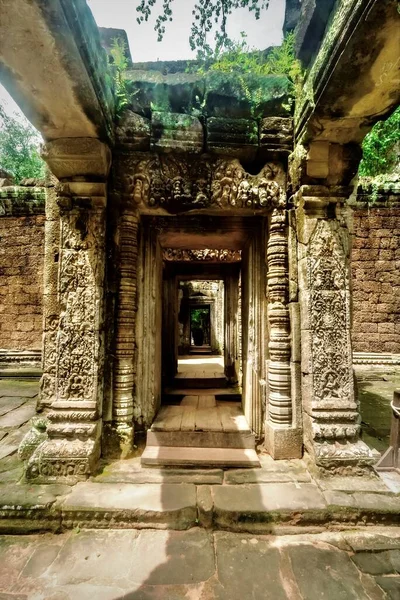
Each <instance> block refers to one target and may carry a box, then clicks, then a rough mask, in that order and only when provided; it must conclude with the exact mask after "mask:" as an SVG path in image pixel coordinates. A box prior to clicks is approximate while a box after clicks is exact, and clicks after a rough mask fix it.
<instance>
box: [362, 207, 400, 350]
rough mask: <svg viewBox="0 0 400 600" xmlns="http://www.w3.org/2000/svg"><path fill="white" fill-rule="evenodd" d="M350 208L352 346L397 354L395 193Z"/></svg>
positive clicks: (399, 236)
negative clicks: (352, 226) (351, 228)
mask: <svg viewBox="0 0 400 600" xmlns="http://www.w3.org/2000/svg"><path fill="white" fill-rule="evenodd" d="M363 200H364V199H363V198H362V197H361V198H360V197H359V200H358V202H357V205H356V206H355V207H353V208H354V209H355V212H354V237H353V250H352V260H351V270H352V283H353V286H352V287H353V330H352V339H353V351H354V352H384V353H386V352H387V353H396V354H400V196H399V195H397V196H396V195H390V196H384V197H380V198H379V200H378V201H377V202H376V203H373V204H371V203H369V204H368V203H367V202H365V201H363Z"/></svg>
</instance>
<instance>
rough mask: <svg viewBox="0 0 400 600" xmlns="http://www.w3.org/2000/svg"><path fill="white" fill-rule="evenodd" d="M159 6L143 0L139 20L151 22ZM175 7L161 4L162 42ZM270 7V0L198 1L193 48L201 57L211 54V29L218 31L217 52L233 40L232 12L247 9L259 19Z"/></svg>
mask: <svg viewBox="0 0 400 600" xmlns="http://www.w3.org/2000/svg"><path fill="white" fill-rule="evenodd" d="M157 5H158V0H141V1H140V3H139V4H138V6H137V8H136V10H137V11H138V13H139V16H138V18H137V21H138V23H143V22H144V21H148V19H149V17H150V15H151V14H152V13H153V11H154V9H155V7H156V6H157ZM173 6H174V0H162V7H161V9H160V11H159V13H158V15H157V18H156V23H155V26H154V29H155V30H156V32H157V34H158V41H159V42H161V41H162V39H163V37H164V34H165V28H166V25H167V23H168V22H169V21H172V7H173ZM175 6H176V5H175ZM268 6H269V0H196V1H195V4H194V8H193V11H192V15H193V20H192V24H191V30H190V36H189V44H190V47H191V49H192V50H197V54H198V57H199V58H206V57H208V56H210V55H211V54H212V53H213V50H212V48H211V46H210V44H209V43H208V41H207V34H209V33H210V32H211V30H214V31H215V34H214V41H215V48H216V51H217V52H218V51H220V50H221V49H223V48H227V45H228V44H229V41H230V40H229V37H228V34H227V23H228V20H229V16H230V15H231V14H232V11H233V10H235V9H237V8H248V10H249V11H250V12H252V13H253V14H254V16H255V18H256V19H257V20H258V19H259V18H260V16H261V14H262V12H264V11H265V10H267V9H268Z"/></svg>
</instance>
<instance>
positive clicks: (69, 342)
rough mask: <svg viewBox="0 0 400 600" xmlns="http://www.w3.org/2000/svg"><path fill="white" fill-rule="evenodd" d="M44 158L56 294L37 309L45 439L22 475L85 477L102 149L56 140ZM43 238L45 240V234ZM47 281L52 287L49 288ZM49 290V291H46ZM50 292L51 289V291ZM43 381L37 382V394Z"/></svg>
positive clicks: (98, 326) (99, 365)
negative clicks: (52, 214) (52, 216)
mask: <svg viewBox="0 0 400 600" xmlns="http://www.w3.org/2000/svg"><path fill="white" fill-rule="evenodd" d="M44 156H45V158H46V160H47V162H48V164H49V166H50V168H51V169H52V171H53V172H54V173H55V175H56V176H57V177H58V178H59V179H60V180H62V183H60V185H59V186H58V196H57V204H58V207H59V211H60V221H59V222H60V228H59V240H60V241H59V252H58V253H57V256H55V257H54V260H55V261H56V262H58V281H57V298H54V304H52V303H51V302H50V301H48V302H47V303H46V307H45V332H46V333H45V344H46V335H47V334H48V333H49V332H51V337H48V343H49V345H50V346H51V348H50V346H49V347H47V349H46V346H45V363H46V361H47V362H48V363H49V364H45V365H44V366H45V372H46V371H47V372H49V367H50V362H51V363H52V368H53V367H54V368H53V371H54V377H53V380H52V381H53V384H54V387H52V388H51V394H50V396H51V397H49V394H47V396H46V399H47V401H48V402H50V401H51V407H50V412H49V414H48V421H49V425H48V428H47V435H48V439H46V440H45V441H43V442H42V443H41V444H40V445H39V446H38V447H37V448H36V450H35V451H34V453H33V454H32V456H31V457H30V459H29V461H28V463H27V466H26V476H27V478H29V479H37V480H39V481H54V480H67V481H76V480H77V479H82V478H85V477H87V476H88V475H89V474H90V473H91V472H92V471H93V469H94V467H95V464H96V462H97V460H98V458H99V456H100V436H101V415H102V397H103V362H104V356H103V354H104V349H103V296H104V262H105V224H106V219H105V209H106V184H105V183H104V182H102V181H101V179H103V180H104V179H105V178H106V176H107V173H108V168H109V163H110V153H109V149H108V148H107V146H105V145H104V144H102V143H101V142H99V141H98V140H95V139H89V138H87V139H85V138H83V139H79V140H78V139H72V140H69V139H68V140H56V141H54V142H50V143H49V144H47V145H46V147H45V152H44ZM46 241H48V240H47V238H46ZM53 287H54V286H53ZM51 291H52V292H54V289H52V290H51ZM53 296H54V293H53ZM43 392H44V386H43V385H42V394H43Z"/></svg>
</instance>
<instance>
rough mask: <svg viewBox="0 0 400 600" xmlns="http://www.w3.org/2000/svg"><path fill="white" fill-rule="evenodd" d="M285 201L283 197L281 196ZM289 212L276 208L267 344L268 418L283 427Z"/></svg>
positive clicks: (288, 405)
mask: <svg viewBox="0 0 400 600" xmlns="http://www.w3.org/2000/svg"><path fill="white" fill-rule="evenodd" d="M282 204H283V199H282V200H281V205H282ZM286 215H287V213H286V210H285V208H284V207H282V206H281V207H279V208H276V209H275V210H274V211H273V213H272V217H271V228H270V237H269V240H268V247H267V263H268V274H267V297H268V321H269V345H268V348H269V355H270V360H269V366H268V385H269V416H268V418H269V421H270V422H271V423H273V424H275V425H278V426H282V427H288V426H290V425H291V424H292V398H291V373H290V353H291V345H290V320H289V309H288V304H287V303H288V291H289V275H288V241H287V233H286Z"/></svg>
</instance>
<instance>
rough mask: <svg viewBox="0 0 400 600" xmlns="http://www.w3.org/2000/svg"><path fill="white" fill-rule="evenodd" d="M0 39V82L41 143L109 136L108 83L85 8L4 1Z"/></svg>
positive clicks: (110, 96) (110, 93) (111, 104)
mask: <svg viewBox="0 0 400 600" xmlns="http://www.w3.org/2000/svg"><path fill="white" fill-rule="evenodd" d="M0 35H1V38H2V40H3V48H2V64H3V67H2V72H3V74H4V76H3V83H4V85H5V86H6V87H7V89H8V91H9V92H10V93H11V95H13V96H14V97H15V98H16V99H17V100H18V101H19V102H20V103H21V105H22V106H23V108H24V111H25V112H26V114H28V116H29V118H30V120H31V121H32V123H34V125H35V126H36V127H37V128H38V129H39V130H40V131H41V132H42V134H43V136H44V137H45V139H57V138H60V137H69V138H73V137H75V136H76V137H85V136H88V137H96V136H99V137H103V138H107V136H112V133H113V132H112V129H113V127H112V120H113V108H114V98H113V90H112V87H113V86H112V79H111V75H110V73H109V71H108V65H107V56H106V52H105V50H104V49H103V48H102V47H101V45H100V36H99V32H98V28H97V25H96V23H95V20H94V18H93V15H92V13H91V11H90V9H89V7H88V6H87V5H86V4H82V3H81V2H77V1H75V0H73V1H71V2H66V3H57V5H54V4H53V5H52V6H50V5H40V4H39V3H37V2H34V3H30V4H26V3H25V2H24V1H23V0H21V1H19V0H18V1H16V2H11V3H7V6H4V10H3V11H2V21H1V31H0ZM83 48H84V51H82V49H83Z"/></svg>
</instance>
